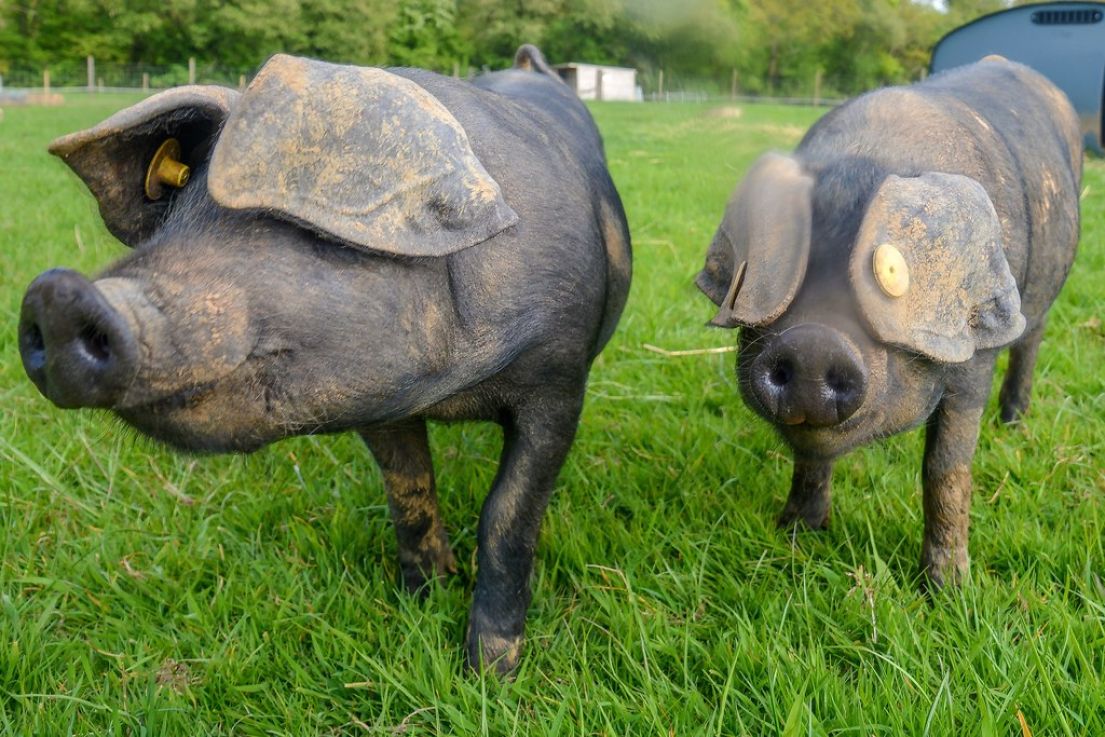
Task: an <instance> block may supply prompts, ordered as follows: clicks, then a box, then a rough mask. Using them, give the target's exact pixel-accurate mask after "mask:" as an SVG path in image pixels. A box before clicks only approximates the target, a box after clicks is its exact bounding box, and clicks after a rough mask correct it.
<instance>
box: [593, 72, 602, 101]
mask: <svg viewBox="0 0 1105 737" xmlns="http://www.w3.org/2000/svg"><path fill="white" fill-rule="evenodd" d="M595 99H596V100H602V99H603V91H602V70H601V69H599V70H597V71H596V72H595Z"/></svg>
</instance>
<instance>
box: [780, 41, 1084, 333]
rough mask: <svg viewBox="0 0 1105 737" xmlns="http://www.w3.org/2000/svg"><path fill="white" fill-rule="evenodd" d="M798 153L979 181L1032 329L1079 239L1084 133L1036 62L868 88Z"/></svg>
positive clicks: (985, 65)
mask: <svg viewBox="0 0 1105 737" xmlns="http://www.w3.org/2000/svg"><path fill="white" fill-rule="evenodd" d="M799 153H800V155H802V156H803V158H806V159H807V160H810V161H821V160H825V159H831V158H834V157H839V156H860V157H864V158H868V159H870V160H871V161H872V163H874V164H875V165H877V166H879V167H880V168H883V169H885V170H886V171H887V172H888V173H892V174H898V175H900V176H916V175H919V174H921V173H923V172H926V171H938V172H946V173H951V174H962V175H965V176H969V177H971V178H973V179H975V180H977V181H978V182H979V183H980V184H981V185H982V186H983V188H984V189H985V190H986V192H987V194H988V195H989V196H990V199H991V201H992V202H993V203H994V208H995V210H996V211H997V213H998V216H999V218H1000V220H1001V225H1002V246H1003V249H1004V251H1005V256H1006V259H1007V261H1008V262H1009V267H1010V270H1011V272H1012V274H1013V276H1014V278H1015V279H1016V281H1017V285H1018V288H1019V289H1020V292H1021V311H1022V313H1023V314H1024V316H1025V318H1026V319H1027V321H1028V330H1031V329H1032V328H1033V327H1034V326H1035V325H1036V324H1038V323H1039V321H1040V320H1041V319H1042V318H1043V316H1044V314H1045V313H1046V311H1047V309H1048V307H1049V306H1050V304H1051V302H1052V301H1054V299H1055V296H1056V295H1057V294H1058V292H1059V289H1060V287H1061V286H1062V284H1063V281H1064V280H1065V279H1066V275H1067V273H1068V272H1069V270H1070V266H1071V263H1072V262H1073V260H1074V254H1075V250H1076V246H1077V241H1078V229H1079V215H1078V194H1079V188H1080V183H1081V173H1082V144H1081V133H1080V131H1079V123H1078V118H1077V115H1076V114H1075V112H1074V110H1073V108H1072V107H1071V104H1070V102H1069V101H1068V100H1067V98H1066V96H1065V95H1064V94H1063V93H1062V92H1061V91H1059V90H1058V89H1057V88H1056V87H1055V86H1054V85H1052V84H1051V83H1050V82H1049V81H1048V80H1047V79H1045V78H1044V77H1043V76H1042V75H1040V74H1038V73H1037V72H1034V71H1033V70H1031V69H1029V68H1028V67H1025V66H1023V65H1020V64H1016V63H1013V62H1009V61H1006V60H1004V59H1000V58H990V59H987V60H985V61H981V62H978V63H976V64H971V65H968V66H965V67H959V68H957V69H952V70H949V71H947V72H944V73H943V74H939V75H936V76H933V77H931V78H930V79H928V80H927V81H925V82H922V83H920V84H916V85H912V86H909V87H891V88H887V89H884V90H878V91H875V92H872V93H868V94H867V95H864V96H862V97H859V98H857V99H856V100H853V101H852V102H850V103H847V104H845V105H843V106H842V107H840V108H838V109H837V110H835V111H833V112H832V113H830V114H828V115H826V116H825V118H823V119H822V121H820V122H819V123H818V124H817V125H815V126H814V127H813V128H812V129H811V130H810V132H809V133H808V134H807V136H806V138H805V139H804V140H803V142H802V144H801V145H800V146H799Z"/></svg>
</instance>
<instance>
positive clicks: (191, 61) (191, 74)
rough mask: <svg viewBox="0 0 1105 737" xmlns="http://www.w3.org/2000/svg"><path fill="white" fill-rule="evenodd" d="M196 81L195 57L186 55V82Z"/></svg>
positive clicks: (193, 82) (192, 82)
mask: <svg viewBox="0 0 1105 737" xmlns="http://www.w3.org/2000/svg"><path fill="white" fill-rule="evenodd" d="M195 83H196V57H194V56H189V57H188V84H195Z"/></svg>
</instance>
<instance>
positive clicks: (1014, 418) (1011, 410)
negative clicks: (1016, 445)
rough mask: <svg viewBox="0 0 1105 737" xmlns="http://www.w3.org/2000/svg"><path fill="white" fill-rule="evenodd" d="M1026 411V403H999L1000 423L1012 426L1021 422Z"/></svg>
mask: <svg viewBox="0 0 1105 737" xmlns="http://www.w3.org/2000/svg"><path fill="white" fill-rule="evenodd" d="M1026 411H1028V403H1027V402H1005V401H1003V402H1002V403H1001V421H1002V422H1004V423H1005V424H1006V425H1012V424H1015V423H1017V422H1020V421H1021V418H1022V417H1024V413H1025V412H1026Z"/></svg>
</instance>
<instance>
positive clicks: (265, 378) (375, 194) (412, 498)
mask: <svg viewBox="0 0 1105 737" xmlns="http://www.w3.org/2000/svg"><path fill="white" fill-rule="evenodd" d="M51 152H52V153H54V154H55V155H57V156H60V157H61V158H62V159H64V160H65V162H66V163H67V164H68V165H69V166H70V167H72V168H73V170H74V171H76V173H77V174H78V175H79V176H80V177H81V178H82V179H83V180H84V182H85V183H86V184H87V185H88V187H89V189H91V191H92V193H93V194H94V195H95V196H96V198H97V200H98V201H99V205H100V212H101V214H102V215H103V218H104V221H105V223H106V224H107V227H108V228H109V230H111V232H112V233H113V234H115V235H116V236H117V237H118V238H119V239H120V240H121V241H122V242H123V243H125V244H127V245H128V246H131V247H132V248H133V249H134V250H133V251H132V252H131V253H130V254H129V255H127V256H125V257H124V258H122V259H120V260H119V261H118V262H117V263H115V264H112V265H111V266H110V267H108V268H107V269H106V270H105V271H104V272H103V273H102V274H101V275H100V276H98V277H97V278H96V279H95V280H92V281H90V280H88V279H86V278H84V277H83V276H81V275H79V274H77V273H74V272H72V271H66V270H57V269H55V270H52V271H47V272H45V273H44V274H42V275H40V276H39V277H38V278H37V279H35V281H34V282H33V283H32V284H31V285H30V287H29V288H28V290H27V293H26V296H25V297H24V301H23V308H22V316H21V322H20V327H19V346H20V350H21V352H22V356H23V362H24V366H25V368H26V371H27V373H28V374H29V376H30V377H31V379H32V380H33V381H34V383H35V385H36V386H37V387H38V388H39V389H40V390H41V391H42V393H43V394H45V395H46V397H48V398H49V399H51V400H52V401H53V402H54V403H55V404H57V405H58V406H60V407H100V408H108V409H111V410H113V411H114V412H115V413H116V414H118V415H119V416H120V417H121V418H123V419H124V420H125V421H126V422H128V423H129V424H131V425H133V426H134V427H136V428H138V429H139V430H140V431H142V432H143V433H146V434H148V435H150V436H152V437H154V438H157V439H159V440H161V441H164V442H165V443H168V444H170V445H172V446H175V447H178V448H181V449H186V450H193V451H215V452H222V451H236V452H248V451H252V450H254V449H256V448H259V447H261V446H263V445H265V444H266V443H270V442H272V441H275V440H278V439H280V438H285V437H289V436H293V435H301V434H306V433H332V432H340V431H345V430H355V431H357V432H358V433H360V434H361V436H362V437H363V438H364V441H365V443H367V445H368V447H369V448H370V449H371V451H372V453H373V455H374V456H375V458H376V460H377V462H378V463H379V465H380V467H381V469H382V470H383V474H384V479H385V485H386V490H387V495H388V501H389V505H390V508H391V513H392V519H393V521H394V524H395V529H396V533H397V536H398V549H399V561H400V564H401V568H402V573H403V578H404V581H405V584H406V586H407V588H409V589H411V590H417V589H419V588H420V587H421V586H422V585H423V584H424V583H425V582H426V580H427V577H430V576H435V575H440V574H445V573H447V572H451V571H453V570H454V569H455V562H454V558H453V553H452V550H451V549H450V546H449V541H448V537H447V535H446V532H445V526H444V524H443V522H442V519H441V516H440V513H439V510H438V502H437V496H436V492H435V481H434V471H433V466H432V463H431V456H430V448H429V445H428V444H427V435H426V421H427V420H442V421H451V420H486V421H492V422H497V423H499V424H500V425H502V427H503V432H504V444H503V451H502V458H501V461H500V466H499V470H498V475H497V476H496V478H495V482H494V486H493V487H492V489H491V491H490V493H489V494H488V496H487V499H486V501H485V503H484V505H483V511H482V514H481V516H480V525H479V550H478V566H479V570H478V573H477V575H476V583H475V592H474V595H473V603H472V610H471V616H470V620H469V628H468V644H467V654H468V659H469V663H470V664H472V665H473V666H478V665H480V664H481V663H482V664H485V665H486V664H494V667H495V668H497V669H498V670H499V671H503V672H505V671H508V670H510V669H511V668H513V667H514V666H515V664H516V662H517V659H518V655H519V651H520V647H521V643H522V638H523V631H524V624H525V613H526V609H527V607H528V605H529V601H530V583H529V580H530V572H531V569H532V565H533V555H534V547H535V545H536V543H537V536H538V529H539V526H540V522H541V517H542V515H543V513H544V510H545V506H546V504H547V502H548V499H549V495H550V492H551V491H552V488H553V484H554V482H555V479H556V476H557V473H558V472H559V470H560V467H561V465H562V464H563V462H564V459H565V456H566V455H567V453H568V449H569V447H570V446H571V444H572V439H573V437H574V435H575V432H576V427H577V422H578V419H579V414H580V408H581V405H582V403H583V396H584V386H585V384H586V381H587V374H588V371H589V368H590V365H591V362H592V361H593V359H594V358H595V356H596V355H597V354H598V353H599V351H600V350H601V349H602V347H603V345H604V344H605V343H606V342H607V340H608V339H609V338H610V335H611V333H612V332H613V330H614V326H615V324H616V323H617V321H618V317H619V315H620V314H621V311H622V307H623V306H624V304H625V300H626V296H627V292H628V289H629V281H630V244H629V234H628V231H627V228H626V222H625V215H624V213H623V211H622V206H621V202H620V200H619V198H618V194H617V192H616V190H615V189H614V185H613V183H612V182H611V180H610V176H609V174H608V172H607V170H606V165H605V161H604V155H603V149H602V142H601V139H600V138H599V135H598V131H597V129H596V128H595V125H594V123H593V122H592V120H591V118H590V116H589V114H588V112H587V110H586V108H585V107H584V106H583V105H582V104H581V103H580V102H579V100H578V99H577V98H576V97H575V95H574V94H573V93H572V92H571V91H570V90H569V89H568V87H567V86H566V85H564V84H563V83H562V82H561V81H560V80H559V79H558V78H557V77H556V76H555V73H554V72H552V71H551V70H550V69H549V68H548V66H547V64H546V63H545V61H544V59H543V58H542V57H541V55H540V52H538V51H537V50H536V49H534V48H533V47H529V46H524V47H522V48H521V49H520V50H519V53H518V56H517V60H516V64H515V68H514V69H511V70H507V71H503V72H496V73H493V74H488V75H484V76H483V77H480V78H478V79H477V80H475V82H474V83H469V82H467V81H461V80H455V79H451V78H448V77H442V76H439V75H436V74H432V73H429V72H424V71H419V70H414V69H387V70H384V69H368V68H358V67H351V66H338V65H333V64H327V63H323V62H318V61H313V60H309V59H300V58H294V57H290V56H283V55H280V56H275V57H273V58H272V59H271V60H270V61H269V62H268V63H267V64H266V65H265V66H264V68H262V69H261V71H260V73H259V74H258V76H257V78H256V79H255V80H254V81H253V82H252V84H251V85H250V86H249V88H248V89H246V90H245V92H244V93H242V94H241V95H239V94H238V93H236V92H234V91H232V90H228V89H223V88H219V87H204V86H191V87H183V88H179V89H175V90H170V91H167V92H164V93H161V94H159V95H155V96H154V97H151V98H149V99H147V100H145V101H144V102H141V103H139V104H137V105H135V106H133V107H131V108H128V109H126V110H123V111H122V112H120V113H118V114H116V115H114V116H113V117H111V118H109V119H108V120H106V121H105V122H103V123H101V124H100V125H98V126H96V127H94V128H92V129H90V130H86V131H82V132H79V133H75V134H73V135H70V136H66V137H64V138H62V139H60V140H58V141H56V142H55V143H54V144H53V145H52V146H51Z"/></svg>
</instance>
